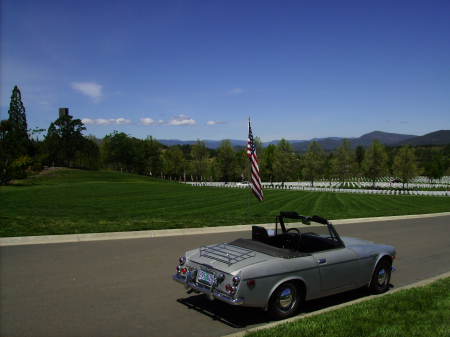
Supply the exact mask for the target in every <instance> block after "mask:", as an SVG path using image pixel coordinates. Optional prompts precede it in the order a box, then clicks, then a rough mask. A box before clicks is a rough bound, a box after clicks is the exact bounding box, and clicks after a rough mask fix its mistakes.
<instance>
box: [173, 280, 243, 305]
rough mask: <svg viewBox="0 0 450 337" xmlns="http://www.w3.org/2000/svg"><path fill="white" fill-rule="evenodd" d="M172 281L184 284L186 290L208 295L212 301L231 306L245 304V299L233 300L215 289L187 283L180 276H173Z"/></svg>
mask: <svg viewBox="0 0 450 337" xmlns="http://www.w3.org/2000/svg"><path fill="white" fill-rule="evenodd" d="M172 279H173V280H174V281H175V282H178V283H181V284H183V285H184V286H185V288H186V289H189V288H190V289H192V290H194V291H196V292H199V293H202V294H205V295H207V296H208V298H209V299H210V300H214V299H218V300H220V301H223V302H226V303H228V304H231V305H242V304H244V302H245V300H244V298H233V297H230V296H227V295H226V294H224V293H221V292H218V291H217V290H215V289H213V287H211V288H207V287H203V286H201V285H198V284H195V283H193V282H190V281H187V282H186V279H185V278H184V279H183V278H181V277H179V276H178V275H173V276H172Z"/></svg>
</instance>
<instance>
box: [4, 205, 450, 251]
mask: <svg viewBox="0 0 450 337" xmlns="http://www.w3.org/2000/svg"><path fill="white" fill-rule="evenodd" d="M448 215H450V212H443V213H432V214H417V215H400V216H385V217H374V218H358V219H340V220H330V222H332V223H333V225H344V224H351V223H365V222H374V221H389V220H405V219H419V218H432V217H437V216H448ZM255 225H256V224H253V225H241V226H220V227H202V228H181V229H161V230H148V231H134V232H110V233H90V234H63V235H42V236H19V237H6V238H0V247H5V246H17V245H36V244H50V243H67V242H87V241H103V240H122V239H138V238H153V237H165V236H177V235H197V234H211V233H226V232H241V231H250V230H251V229H252V226H255ZM257 226H262V227H265V228H273V223H270V224H259V225H257ZM295 226H296V227H302V226H305V225H302V224H297V223H296V224H295Z"/></svg>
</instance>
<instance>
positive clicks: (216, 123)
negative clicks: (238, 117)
mask: <svg viewBox="0 0 450 337" xmlns="http://www.w3.org/2000/svg"><path fill="white" fill-rule="evenodd" d="M220 124H227V122H224V121H216V122H214V121H209V122H207V123H206V125H220Z"/></svg>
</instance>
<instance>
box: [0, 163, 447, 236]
mask: <svg viewBox="0 0 450 337" xmlns="http://www.w3.org/2000/svg"><path fill="white" fill-rule="evenodd" d="M0 193H1V209H2V212H1V222H2V226H1V229H0V236H1V237H11V236H28V235H52V234H71V233H100V232H113V231H136V230H152V229H169V228H187V227H211V226H225V225H243V224H251V223H271V222H273V221H274V219H275V216H276V215H277V214H278V213H279V212H280V211H282V210H289V211H297V212H299V213H300V214H306V215H313V214H316V215H320V216H322V217H324V218H328V219H346V218H359V217H373V216H389V215H404V214H425V213H437V212H447V211H450V203H449V200H448V198H440V197H427V196H391V195H361V194H346V193H342V194H341V193H329V192H302V191H287V190H284V191H283V190H265V191H264V201H263V202H258V201H257V199H256V198H255V197H254V196H253V195H251V197H250V204H251V205H250V217H249V216H248V191H247V190H246V189H234V188H214V187H193V186H190V185H185V184H180V183H174V182H169V181H163V180H159V179H155V178H150V177H143V176H137V175H131V174H126V173H119V172H111V171H95V172H92V171H82V170H65V169H62V170H55V171H53V172H50V173H47V174H45V175H40V176H36V177H34V178H31V179H26V180H22V181H18V182H16V183H15V184H13V185H10V186H3V187H0Z"/></svg>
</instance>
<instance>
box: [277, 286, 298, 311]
mask: <svg viewBox="0 0 450 337" xmlns="http://www.w3.org/2000/svg"><path fill="white" fill-rule="evenodd" d="M278 294H279V295H278V308H279V309H280V310H281V311H284V312H286V311H289V310H290V309H291V308H292V306H293V305H294V304H295V298H296V296H295V289H293V288H291V287H289V286H288V287H285V288H283V289H281V290H280V292H279V293H278Z"/></svg>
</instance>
